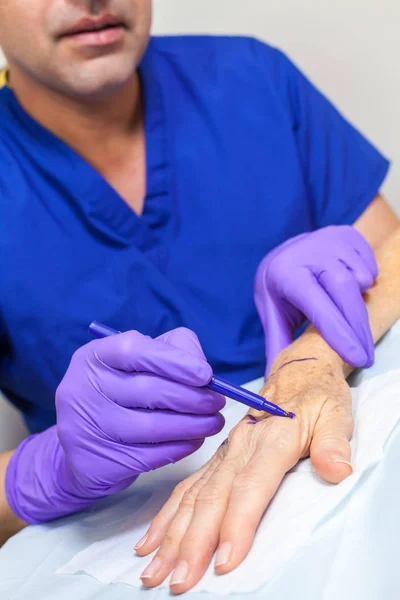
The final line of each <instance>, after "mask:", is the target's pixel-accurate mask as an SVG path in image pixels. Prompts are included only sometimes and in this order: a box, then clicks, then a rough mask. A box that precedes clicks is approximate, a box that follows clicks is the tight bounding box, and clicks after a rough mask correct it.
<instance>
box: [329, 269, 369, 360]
mask: <svg viewBox="0 0 400 600" xmlns="http://www.w3.org/2000/svg"><path fill="white" fill-rule="evenodd" d="M318 280H319V282H320V284H321V286H322V287H323V288H324V290H325V291H326V293H327V294H328V296H329V297H330V298H331V299H332V301H333V302H334V304H335V305H336V306H337V308H338V309H339V311H340V313H341V314H342V315H343V317H344V318H345V319H346V321H347V323H348V324H349V326H350V327H351V329H352V330H353V332H354V334H355V335H356V337H357V339H358V340H359V341H360V343H361V346H362V348H363V349H364V352H365V354H366V360H365V361H364V363H360V364H357V363H356V364H354V365H353V366H358V367H361V366H363V367H370V366H371V365H372V364H373V361H374V340H373V337H372V332H371V327H370V324H369V318H368V311H367V308H366V305H365V301H364V299H363V297H362V295H361V291H360V288H359V283H358V281H357V280H356V278H354V277H353V275H352V272H350V271H349V270H348V269H347V268H346V267H345V265H344V264H343V263H341V262H338V264H337V267H336V268H335V269H334V268H333V267H332V269H328V270H326V271H323V272H322V273H321V274H320V275H319V277H318ZM335 349H336V348H335ZM350 364H353V363H350Z"/></svg>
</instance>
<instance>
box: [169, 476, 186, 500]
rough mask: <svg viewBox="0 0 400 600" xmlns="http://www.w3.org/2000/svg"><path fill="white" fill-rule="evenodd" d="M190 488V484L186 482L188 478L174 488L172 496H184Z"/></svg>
mask: <svg viewBox="0 0 400 600" xmlns="http://www.w3.org/2000/svg"><path fill="white" fill-rule="evenodd" d="M187 489H188V484H187V483H186V480H183V481H180V482H179V483H178V484H177V485H176V486H175V487H174V490H173V492H172V496H173V497H174V498H176V497H178V498H182V497H183V495H184V493H185V492H186V491H187Z"/></svg>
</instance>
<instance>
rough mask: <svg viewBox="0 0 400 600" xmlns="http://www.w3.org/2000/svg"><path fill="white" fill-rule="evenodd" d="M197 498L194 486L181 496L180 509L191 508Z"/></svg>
mask: <svg viewBox="0 0 400 600" xmlns="http://www.w3.org/2000/svg"><path fill="white" fill-rule="evenodd" d="M197 497H198V490H196V488H195V487H194V486H192V487H190V488H189V489H188V490H186V491H185V492H184V494H183V496H182V500H181V507H183V508H193V506H194V505H195V502H196V499H197Z"/></svg>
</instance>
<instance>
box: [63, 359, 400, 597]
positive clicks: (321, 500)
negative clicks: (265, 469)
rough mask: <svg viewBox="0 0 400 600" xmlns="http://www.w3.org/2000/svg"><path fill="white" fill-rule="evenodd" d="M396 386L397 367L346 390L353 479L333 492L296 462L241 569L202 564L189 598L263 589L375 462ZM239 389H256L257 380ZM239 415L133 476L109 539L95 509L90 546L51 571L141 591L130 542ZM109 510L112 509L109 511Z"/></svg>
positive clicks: (388, 428)
mask: <svg viewBox="0 0 400 600" xmlns="http://www.w3.org/2000/svg"><path fill="white" fill-rule="evenodd" d="M399 384H400V369H395V370H393V371H391V372H389V373H386V374H383V375H380V376H377V377H373V378H372V379H370V380H369V381H366V382H365V383H363V384H362V385H361V386H360V387H358V388H356V389H353V390H352V393H353V409H354V415H355V423H356V425H355V430H354V434H353V438H352V441H351V444H352V452H353V459H352V462H353V465H354V473H353V475H351V476H350V477H349V478H348V479H346V480H345V481H344V482H342V483H341V484H339V485H337V486H335V485H330V484H328V483H326V482H324V481H322V480H321V479H320V478H319V477H318V476H317V475H316V473H315V472H314V471H313V468H312V465H311V463H310V461H309V460H306V461H303V462H301V463H300V464H299V465H298V466H297V467H296V468H295V469H293V471H292V472H290V473H289V474H288V475H287V476H286V478H285V480H284V482H283V484H282V485H281V487H280V489H279V491H278V493H277V494H276V496H275V498H274V500H273V502H272V504H271V506H270V508H269V509H268V511H267V512H266V514H265V516H264V518H263V521H262V523H261V525H260V528H259V530H258V533H257V536H256V540H255V543H254V546H253V548H252V550H251V552H250V554H249V556H248V557H247V558H246V560H245V561H244V562H243V564H242V565H241V566H239V567H238V568H237V569H236V570H235V571H234V572H232V573H230V574H228V575H225V576H223V577H217V576H215V575H214V573H213V568H212V566H210V568H209V569H208V571H207V573H206V574H205V576H204V577H203V579H202V580H201V582H200V583H199V584H198V585H197V586H196V587H195V588H194V589H193V592H195V591H208V592H212V593H214V594H220V595H225V594H227V593H232V592H233V593H241V592H242V593H244V592H251V591H253V590H256V589H258V588H259V587H260V586H262V585H264V584H266V583H268V582H269V581H270V580H271V578H273V576H274V575H276V574H277V573H278V572H279V571H280V570H281V569H282V568H283V567H284V565H285V564H286V563H287V562H288V561H289V559H291V558H292V557H293V556H294V555H295V554H296V552H297V551H299V550H300V549H301V548H302V547H303V546H304V545H305V544H306V543H307V541H308V540H309V539H310V537H311V536H312V534H313V532H316V530H317V529H318V528H319V527H320V526H321V525H322V524H324V523H325V522H326V521H328V520H329V517H330V516H331V515H332V514H333V511H334V510H335V509H338V508H339V509H340V506H341V505H342V504H343V506H344V504H345V503H344V500H345V499H346V498H347V497H348V496H349V494H350V493H351V492H352V490H353V489H354V487H355V486H356V485H357V484H358V486H360V485H362V484H363V481H365V477H363V475H364V474H365V473H366V472H368V471H370V470H371V469H372V468H373V467H374V466H376V465H377V464H378V463H379V461H380V460H381V458H382V456H383V449H384V445H385V442H386V440H387V439H388V437H389V436H390V433H391V432H392V430H393V429H394V427H395V426H396V424H397V422H398V420H399V417H400V401H399V394H398V388H399ZM247 387H250V388H251V389H253V390H257V389H258V388H259V387H260V381H257V382H253V383H252V384H251V386H247ZM245 412H246V408H245V407H242V406H241V405H239V404H237V403H234V402H232V401H229V402H228V404H227V407H226V409H225V417H226V421H227V422H226V427H225V429H224V432H222V433H221V434H220V435H219V436H216V437H215V438H213V439H211V440H208V441H207V443H206V444H205V445H204V446H203V448H202V449H201V450H200V451H199V452H198V453H196V454H195V455H194V456H192V457H189V458H188V459H186V460H184V461H182V462H180V463H178V464H177V465H171V466H170V467H168V468H167V469H165V470H163V471H162V472H161V473H159V472H155V473H151V474H149V475H146V476H144V477H142V478H140V484H139V485H137V487H136V486H135V487H134V488H133V489H132V493H131V494H130V496H129V499H128V500H129V502H130V503H131V506H132V514H131V516H130V517H128V518H125V519H124V520H123V521H122V522H121V521H119V523H118V528H117V529H116V530H114V531H112V532H111V533H110V521H109V520H108V521H107V515H105V512H106V511H102V514H101V519H100V520H99V531H98V541H96V542H95V543H93V544H92V545H90V546H89V547H87V548H86V549H85V550H83V551H82V552H79V553H78V554H77V555H76V556H74V557H73V558H72V560H70V561H69V562H68V563H67V564H66V565H64V566H63V567H61V568H60V569H59V570H58V573H59V574H71V573H78V572H84V573H87V574H89V575H91V576H92V577H94V578H96V579H97V580H99V581H101V582H103V583H111V582H122V583H125V584H128V585H131V586H134V587H142V586H141V581H140V579H139V576H140V574H141V572H142V571H143V569H144V568H145V566H146V565H147V564H148V562H149V560H150V559H149V558H145V559H142V558H139V557H137V556H136V555H135V552H134V550H133V546H134V544H135V543H136V541H137V540H138V539H139V538H140V537H141V536H142V535H143V534H144V533H145V531H146V530H147V528H148V525H149V522H150V520H151V519H152V517H153V516H154V515H155V514H156V512H157V510H158V509H159V508H160V507H161V506H162V504H163V502H164V501H165V500H166V499H167V498H168V495H169V493H170V492H171V490H172V488H173V485H174V484H175V483H176V482H177V481H179V480H181V479H182V478H184V477H185V476H187V475H188V474H190V473H191V472H193V470H195V469H196V468H198V467H199V466H201V465H202V464H204V462H205V461H206V460H207V459H208V458H209V457H210V455H211V454H212V453H213V452H214V450H215V449H216V448H217V447H218V445H219V444H220V443H221V442H222V440H223V439H224V438H225V437H226V433H227V431H229V430H230V429H231V428H232V426H233V425H234V424H235V423H236V422H237V421H238V419H239V418H240V417H241V416H242V415H243V414H244V413H245ZM161 476H162V479H161ZM109 510H110V511H112V510H113V509H112V507H111V508H110V509H109ZM96 518H98V515H97V514H94V515H89V516H88V517H86V520H87V521H88V524H89V521H90V525H91V526H93V519H96ZM105 524H107V525H106V526H105ZM102 528H103V532H102ZM103 533H104V535H103ZM150 558H151V557H150ZM167 583H168V582H165V583H164V584H163V586H164V587H166V586H167Z"/></svg>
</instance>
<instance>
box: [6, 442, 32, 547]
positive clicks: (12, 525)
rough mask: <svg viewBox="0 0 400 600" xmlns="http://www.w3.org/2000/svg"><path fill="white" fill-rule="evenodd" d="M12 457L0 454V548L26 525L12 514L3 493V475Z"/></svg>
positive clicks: (8, 453)
mask: <svg viewBox="0 0 400 600" xmlns="http://www.w3.org/2000/svg"><path fill="white" fill-rule="evenodd" d="M12 455H13V451H12V452H4V453H2V454H0V546H2V545H3V544H4V543H5V542H6V541H7V540H8V539H9V538H10V537H11V536H13V535H15V534H16V533H18V531H21V529H23V528H24V527H26V523H24V522H23V521H21V520H20V519H19V518H18V517H17V516H16V515H15V514H14V513H13V512H12V510H11V508H10V506H9V504H8V502H7V498H6V493H5V486H4V480H5V474H6V470H7V466H8V463H9V461H10V459H11V456H12Z"/></svg>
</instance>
